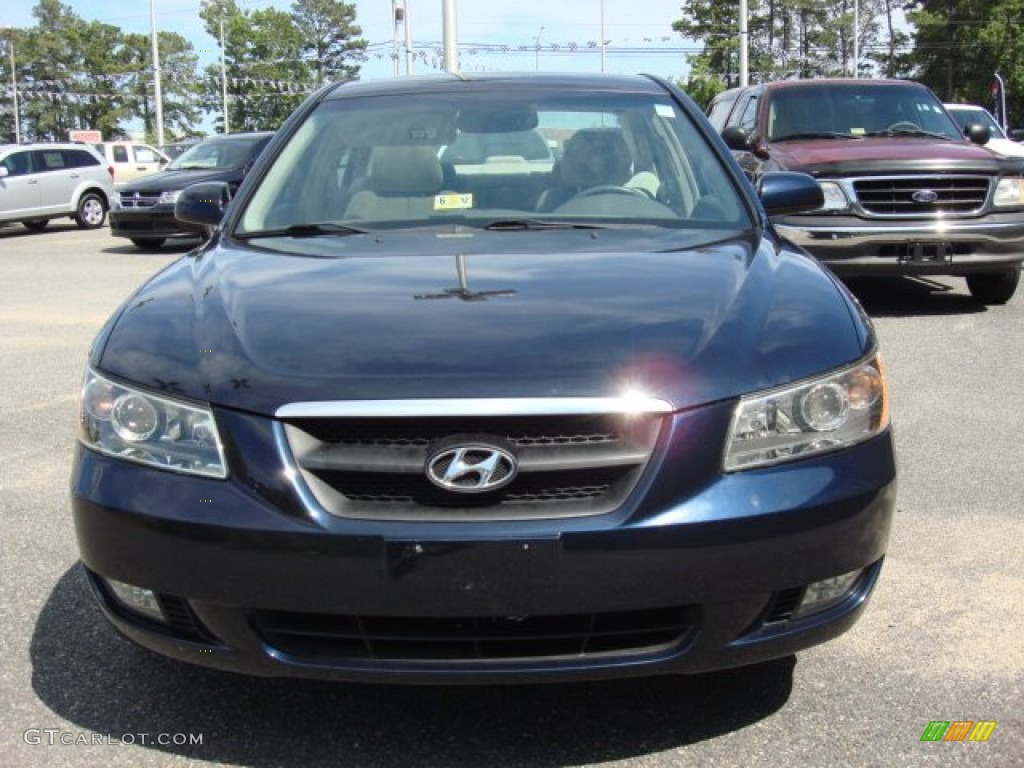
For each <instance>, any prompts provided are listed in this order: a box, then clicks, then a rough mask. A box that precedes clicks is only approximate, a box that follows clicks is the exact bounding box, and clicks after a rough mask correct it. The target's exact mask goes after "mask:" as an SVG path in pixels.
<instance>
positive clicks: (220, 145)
mask: <svg viewBox="0 0 1024 768" xmlns="http://www.w3.org/2000/svg"><path fill="white" fill-rule="evenodd" d="M259 140H260V139H259V137H253V138H251V139H208V140H207V141H202V142H200V143H199V144H196V145H194V146H193V147H192V148H191V149H187V150H185V151H184V152H182V153H181V154H180V155H178V157H176V158H174V160H172V161H171V162H170V163H169V164H168V165H167V168H168V169H169V170H172V171H195V170H204V171H221V170H229V169H231V168H241V167H242V166H243V165H245V163H246V162H247V161H248V159H249V156H250V155H251V154H252V148H253V145H254V144H256V142H258V141H259Z"/></svg>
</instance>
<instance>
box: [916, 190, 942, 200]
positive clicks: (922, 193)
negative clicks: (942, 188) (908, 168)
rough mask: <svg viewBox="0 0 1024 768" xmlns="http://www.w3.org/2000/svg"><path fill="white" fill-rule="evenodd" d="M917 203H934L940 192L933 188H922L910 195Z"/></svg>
mask: <svg viewBox="0 0 1024 768" xmlns="http://www.w3.org/2000/svg"><path fill="white" fill-rule="evenodd" d="M910 199H911V200H913V201H914V202H915V203H934V202H935V201H936V200H938V199H939V193H938V192H935V191H934V190H931V189H921V190H918V191H917V192H915V193H914V194H912V195H911V196H910Z"/></svg>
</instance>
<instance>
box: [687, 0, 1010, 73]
mask: <svg viewBox="0 0 1024 768" xmlns="http://www.w3.org/2000/svg"><path fill="white" fill-rule="evenodd" d="M856 1H857V7H858V8H859V20H858V25H857V40H858V44H859V56H858V59H857V66H858V73H859V74H860V75H861V76H866V75H870V74H872V68H873V67H874V68H876V69H877V71H878V72H879V73H880V74H888V72H889V71H890V70H891V69H892V68H893V67H895V66H896V65H898V64H900V63H901V62H900V61H899V60H898V56H897V52H898V50H899V47H900V46H901V45H902V44H903V42H904V41H905V39H906V37H905V34H904V33H902V32H901V31H900V30H899V29H897V28H896V27H895V25H894V24H893V22H892V16H893V14H894V13H895V10H896V6H895V5H894V0H856ZM1022 1H1024V0H1022ZM854 3H855V0H838V2H835V1H834V0H749V3H748V11H747V31H748V38H749V43H748V54H749V74H750V81H751V82H755V83H756V82H764V81H767V80H776V79H784V78H790V77H837V76H839V77H841V76H845V75H851V74H853V69H854ZM681 10H682V11H683V14H684V16H683V18H682V19H680V20H679V21H677V22H675V23H674V24H673V25H672V28H673V29H674V30H675V31H677V32H679V33H680V34H681V35H683V36H684V37H687V38H691V39H694V40H696V41H697V42H698V43H699V44H700V45H702V46H703V48H702V50H701V52H700V53H699V54H696V55H695V56H691V57H690V64H691V67H692V68H693V71H694V72H704V73H708V74H713V75H717V76H719V77H722V78H724V79H725V82H726V83H727V84H728V85H729V86H735V85H738V84H739V7H738V4H737V3H736V2H735V1H734V0H732V1H730V2H723V1H722V0H687V2H685V3H684V4H683V6H682V8H681Z"/></svg>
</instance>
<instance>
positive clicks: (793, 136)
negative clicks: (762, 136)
mask: <svg viewBox="0 0 1024 768" xmlns="http://www.w3.org/2000/svg"><path fill="white" fill-rule="evenodd" d="M853 138H856V137H855V136H851V135H850V134H848V133H840V132H839V131H804V132H803V133H790V134H787V135H786V136H779V137H778V138H775V139H772V141H795V140H798V139H853Z"/></svg>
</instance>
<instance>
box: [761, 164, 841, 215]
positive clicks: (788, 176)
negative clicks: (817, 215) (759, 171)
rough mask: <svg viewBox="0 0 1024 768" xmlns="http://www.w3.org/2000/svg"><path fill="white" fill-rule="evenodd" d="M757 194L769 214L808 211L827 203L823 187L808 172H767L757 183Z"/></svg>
mask: <svg viewBox="0 0 1024 768" xmlns="http://www.w3.org/2000/svg"><path fill="white" fill-rule="evenodd" d="M757 194H758V196H759V197H760V198H761V204H762V205H763V206H764V209H765V211H766V212H767V213H768V215H769V216H781V215H784V214H787V213H807V212H809V211H815V210H817V209H818V208H821V207H822V206H824V205H825V195H824V194H823V193H822V191H821V187H819V186H818V182H816V181H815V180H814V179H813V178H812V177H811V176H809V175H808V174H806V173H793V172H791V171H771V172H769V173H766V174H764V175H763V176H762V177H761V179H760V181H758V183H757Z"/></svg>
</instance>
